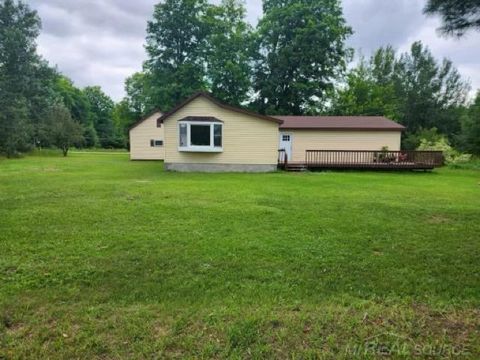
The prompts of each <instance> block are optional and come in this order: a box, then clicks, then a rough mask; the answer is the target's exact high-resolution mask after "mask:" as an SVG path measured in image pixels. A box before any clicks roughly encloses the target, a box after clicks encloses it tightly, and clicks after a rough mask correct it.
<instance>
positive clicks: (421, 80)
mask: <svg viewBox="0 0 480 360" xmlns="http://www.w3.org/2000/svg"><path fill="white" fill-rule="evenodd" d="M395 74H396V77H395V78H396V80H395V86H396V94H397V98H398V99H399V100H400V110H399V111H400V113H401V117H400V118H399V119H398V120H399V121H400V122H401V123H402V124H403V125H405V126H407V128H408V129H409V131H416V130H418V129H420V128H424V129H429V128H432V127H436V128H437V129H438V130H439V131H440V132H441V133H443V134H447V135H448V136H449V137H450V139H451V138H452V136H453V135H454V134H456V133H458V131H459V130H460V123H459V112H458V111H457V108H458V107H460V106H462V105H464V104H465V101H466V97H467V93H468V90H469V85H468V84H467V83H465V82H464V81H463V80H462V78H461V76H460V74H459V73H458V71H457V69H455V68H454V67H453V64H452V62H451V61H450V60H447V59H443V61H442V62H441V63H438V62H437V61H436V60H435V58H434V57H433V55H432V54H431V52H430V50H429V49H428V48H426V47H424V46H423V44H422V43H421V42H419V41H418V42H415V43H413V44H412V46H411V50H410V53H405V54H402V55H401V56H400V58H399V59H398V60H397V63H396V66H395Z"/></svg>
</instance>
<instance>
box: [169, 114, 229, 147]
mask: <svg viewBox="0 0 480 360" xmlns="http://www.w3.org/2000/svg"><path fill="white" fill-rule="evenodd" d="M182 125H187V146H180V127H181V126H182ZM191 125H203V126H210V145H206V146H203V145H191V144H192V140H191V130H190V126H191ZM215 125H218V126H220V128H221V140H222V146H215ZM177 130H178V134H177V141H178V151H181V152H223V123H221V122H218V121H185V120H181V121H179V122H178V126H177Z"/></svg>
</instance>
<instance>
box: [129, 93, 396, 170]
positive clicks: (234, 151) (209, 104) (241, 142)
mask: <svg viewBox="0 0 480 360" xmlns="http://www.w3.org/2000/svg"><path fill="white" fill-rule="evenodd" d="M402 130H404V127H403V126H401V125H399V124H397V123H395V122H393V121H391V120H389V119H386V118H384V117H363V116H356V117H345V116H344V117H326V116H266V115H260V114H257V113H254V112H251V111H248V110H245V109H242V108H238V107H233V106H229V105H226V104H223V103H221V102H220V101H218V100H216V99H215V98H213V97H212V96H210V95H209V94H206V93H198V94H195V95H194V96H192V97H190V98H189V99H187V100H186V101H184V102H183V103H181V104H180V105H178V106H177V107H175V108H174V109H173V110H171V111H170V112H168V113H165V114H160V112H155V113H154V114H151V115H150V116H148V117H146V118H144V119H142V120H140V121H139V122H138V123H136V124H135V125H134V126H133V127H132V128H131V129H130V144H131V152H130V154H131V155H130V156H131V159H132V160H142V159H145V160H147V159H148V160H150V159H156V160H157V159H158V160H161V159H163V160H164V161H165V169H166V170H174V171H211V172H213V171H238V172H267V171H274V170H276V169H277V165H278V150H279V149H285V152H286V154H287V157H288V159H289V161H294V162H295V161H303V160H304V159H305V152H306V150H312V149H314V150H315V149H321V150H349V149H351V150H375V151H379V150H381V149H382V148H384V147H388V149H389V150H400V140H401V133H402Z"/></svg>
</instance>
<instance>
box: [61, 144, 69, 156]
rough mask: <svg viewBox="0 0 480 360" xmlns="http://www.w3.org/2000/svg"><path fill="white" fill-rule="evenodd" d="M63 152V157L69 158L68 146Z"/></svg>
mask: <svg viewBox="0 0 480 360" xmlns="http://www.w3.org/2000/svg"><path fill="white" fill-rule="evenodd" d="M62 151H63V156H67V154H68V146H64V147H63V148H62Z"/></svg>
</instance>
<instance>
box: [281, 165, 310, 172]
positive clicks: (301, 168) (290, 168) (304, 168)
mask: <svg viewBox="0 0 480 360" xmlns="http://www.w3.org/2000/svg"><path fill="white" fill-rule="evenodd" d="M285 170H286V171H295V172H302V171H307V170H308V167H307V164H305V163H287V164H286V165H285Z"/></svg>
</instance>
